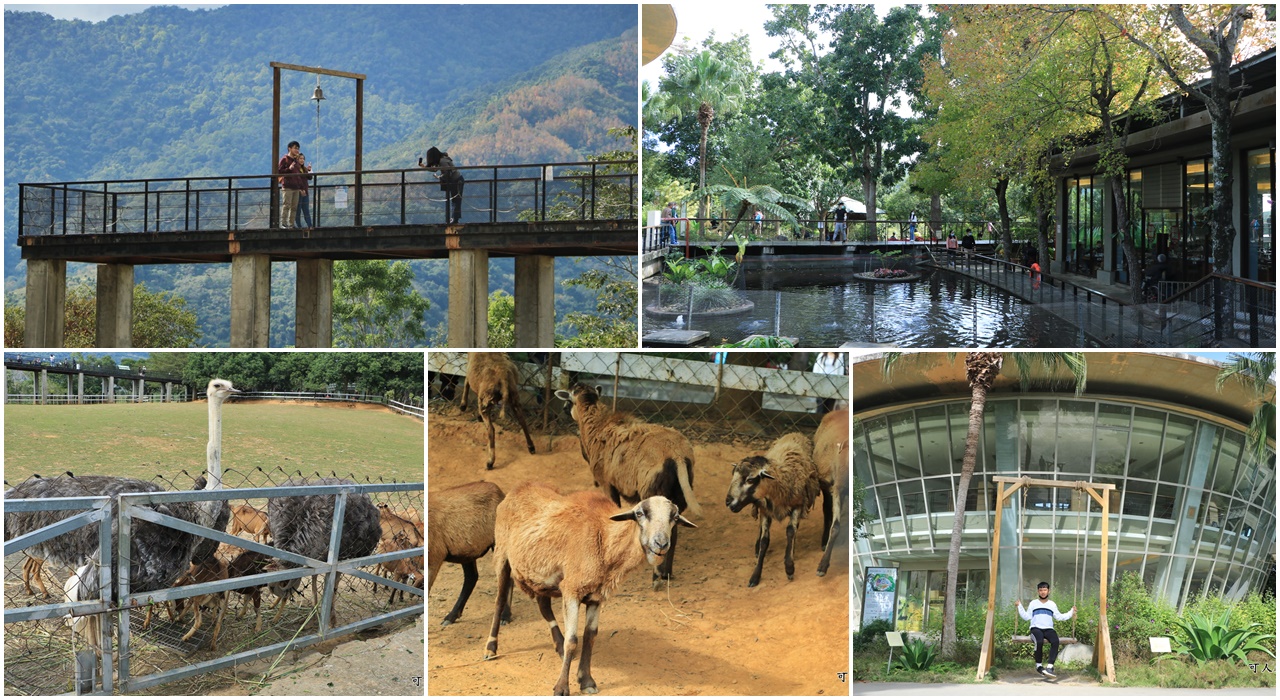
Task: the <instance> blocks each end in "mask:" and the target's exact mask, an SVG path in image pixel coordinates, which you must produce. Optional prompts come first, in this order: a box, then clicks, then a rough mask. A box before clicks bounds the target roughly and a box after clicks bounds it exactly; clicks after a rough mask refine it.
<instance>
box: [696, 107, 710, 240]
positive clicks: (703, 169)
mask: <svg viewBox="0 0 1280 700" xmlns="http://www.w3.org/2000/svg"><path fill="white" fill-rule="evenodd" d="M698 123H699V124H700V125H701V126H702V140H700V141H699V142H698V192H699V193H700V194H701V196H700V197H698V235H699V236H702V234H703V233H705V231H704V230H703V225H704V224H703V221H704V220H705V219H706V218H707V195H706V194H705V191H706V187H707V132H708V131H710V130H711V122H710V121H705V122H704V121H702V120H701V119H699V120H698Z"/></svg>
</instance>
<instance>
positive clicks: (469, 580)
mask: <svg viewBox="0 0 1280 700" xmlns="http://www.w3.org/2000/svg"><path fill="white" fill-rule="evenodd" d="M502 500H503V493H502V489H500V488H498V486H497V485H495V484H491V483H489V482H487V481H474V482H472V483H469V484H463V485H461V486H455V487H453V488H451V489H442V490H439V491H429V492H427V562H428V569H427V590H431V586H433V585H435V582H436V574H438V573H440V567H441V566H442V565H443V564H444V563H445V562H449V563H451V564H461V565H462V592H461V593H460V594H459V595H458V601H457V602H456V603H454V605H453V609H452V610H450V611H449V614H448V615H445V616H444V620H443V621H442V622H441V623H440V624H441V626H444V625H450V624H453V623H454V622H455V621H456V620H457V619H458V617H459V616H460V615H462V609H463V608H464V607H466V605H467V599H468V598H470V597H471V591H472V590H473V589H474V588H475V587H476V581H478V580H479V579H480V572H479V571H478V570H477V568H476V560H477V559H479V558H480V557H483V556H484V555H485V554H487V553H488V552H489V550H491V549H493V522H494V518H495V517H497V512H498V504H499V503H501V502H502Z"/></svg>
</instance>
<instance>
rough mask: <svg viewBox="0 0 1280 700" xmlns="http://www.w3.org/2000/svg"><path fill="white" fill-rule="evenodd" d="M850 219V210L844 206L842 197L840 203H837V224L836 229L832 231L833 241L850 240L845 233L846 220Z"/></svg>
mask: <svg viewBox="0 0 1280 700" xmlns="http://www.w3.org/2000/svg"><path fill="white" fill-rule="evenodd" d="M848 219H849V210H848V209H847V208H846V207H845V206H844V200H843V199H842V200H840V203H839V204H837V205H836V226H835V230H834V231H832V232H831V242H832V243H836V242H838V241H846V240H848V234H846V233H845V230H846V229H845V226H846V223H845V222H846V221H848Z"/></svg>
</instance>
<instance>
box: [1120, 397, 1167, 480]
mask: <svg viewBox="0 0 1280 700" xmlns="http://www.w3.org/2000/svg"><path fill="white" fill-rule="evenodd" d="M1165 415H1167V414H1165V413H1164V412H1161V411H1150V410H1147V409H1145V408H1139V409H1137V410H1135V411H1134V414H1133V446H1132V447H1131V448H1130V451H1129V476H1130V477H1134V478H1139V479H1154V478H1156V476H1157V475H1158V474H1159V469H1160V437H1161V435H1163V434H1164V419H1165Z"/></svg>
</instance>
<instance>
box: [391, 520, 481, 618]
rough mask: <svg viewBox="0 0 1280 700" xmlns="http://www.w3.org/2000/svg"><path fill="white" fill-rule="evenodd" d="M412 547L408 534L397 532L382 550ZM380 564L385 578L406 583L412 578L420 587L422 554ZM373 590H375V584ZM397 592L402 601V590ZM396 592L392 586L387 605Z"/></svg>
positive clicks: (422, 579)
mask: <svg viewBox="0 0 1280 700" xmlns="http://www.w3.org/2000/svg"><path fill="white" fill-rule="evenodd" d="M419 546H420V545H419ZM413 547H414V545H413V544H412V543H411V542H410V541H409V538H408V536H406V535H405V533H403V532H397V533H396V534H395V536H394V537H392V538H391V542H390V543H387V545H386V548H385V549H384V550H383V551H387V552H398V551H402V550H408V549H413ZM380 566H381V567H382V569H383V570H384V571H385V572H386V576H387V578H389V579H391V580H393V581H398V582H400V583H408V582H409V581H410V580H411V579H412V581H413V585H415V586H417V587H418V588H422V585H423V582H424V580H425V577H424V576H423V575H422V556H421V555H419V556H416V557H405V558H404V559H394V560H392V561H389V562H386V563H384V564H381V565H380ZM374 590H377V588H376V586H375V588H374ZM398 592H399V593H400V600H401V602H403V601H404V591H403V590H400V591H398ZM396 593H397V591H396V589H394V588H392V589H391V597H390V598H387V605H390V604H391V603H392V602H393V601H395V599H396ZM459 612H461V611H459Z"/></svg>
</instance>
